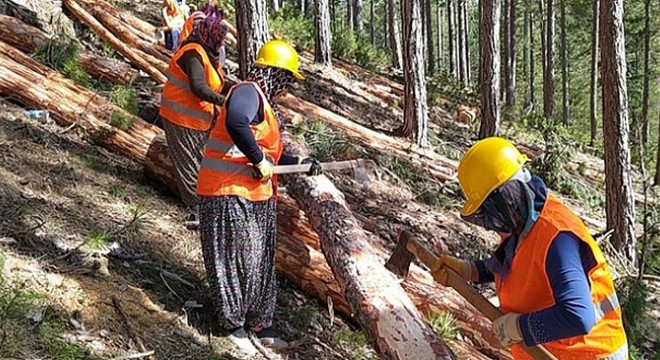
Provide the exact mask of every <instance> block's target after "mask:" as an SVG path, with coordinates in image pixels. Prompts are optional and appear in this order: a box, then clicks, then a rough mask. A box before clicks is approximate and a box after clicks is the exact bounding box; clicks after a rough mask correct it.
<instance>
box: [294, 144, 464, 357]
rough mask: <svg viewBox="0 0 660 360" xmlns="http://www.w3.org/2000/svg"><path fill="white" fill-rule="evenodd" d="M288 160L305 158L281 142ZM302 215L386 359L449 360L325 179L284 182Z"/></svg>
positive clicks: (299, 178) (297, 147) (298, 147)
mask: <svg viewBox="0 0 660 360" xmlns="http://www.w3.org/2000/svg"><path fill="white" fill-rule="evenodd" d="M284 141H285V148H286V149H287V152H290V153H292V154H304V153H307V152H308V151H307V149H305V148H304V147H302V146H301V145H300V144H298V143H297V142H296V141H295V140H294V139H293V137H291V136H285V138H284ZM282 179H283V182H284V183H285V184H286V186H287V190H288V192H289V194H290V195H291V196H292V197H293V198H294V199H295V200H296V201H297V202H298V203H299V204H300V205H301V207H302V208H303V209H305V213H306V214H307V216H308V218H309V220H310V222H311V224H312V226H313V228H314V229H315V230H316V232H317V233H318V234H319V238H320V241H321V249H322V250H323V253H324V254H325V256H326V260H327V261H328V264H329V265H330V267H331V268H332V271H333V274H334V275H335V278H336V279H337V280H338V281H339V283H340V285H341V287H342V290H343V292H344V297H345V298H346V300H347V301H348V303H349V304H350V305H351V309H352V310H353V313H354V316H355V318H356V320H357V321H358V323H360V325H361V327H362V329H363V330H364V331H365V333H366V334H367V336H368V337H369V338H370V340H371V343H372V344H374V345H375V346H376V348H377V349H378V350H379V353H380V354H381V355H382V356H383V357H384V358H386V359H420V358H422V359H450V358H452V355H451V351H449V349H448V348H447V346H446V345H445V344H444V342H443V341H442V340H441V339H439V338H438V337H437V335H436V334H435V333H434V332H433V331H432V330H431V329H430V328H429V326H428V325H427V324H426V323H425V321H424V319H423V318H422V317H421V315H420V314H419V312H418V311H417V309H416V308H415V306H414V304H413V302H412V301H411V300H410V298H409V297H408V295H407V294H406V293H405V291H404V290H403V288H402V287H401V285H400V284H399V281H397V279H396V277H395V276H394V275H393V274H392V273H390V272H389V271H388V270H386V269H385V267H384V266H383V261H382V259H381V258H380V257H378V256H376V255H375V254H373V253H372V252H371V250H370V246H369V244H370V243H372V242H373V241H372V240H370V239H369V235H368V234H367V233H366V232H365V231H364V230H363V229H362V228H361V227H360V226H359V224H358V221H357V219H356V218H355V217H354V216H353V214H352V213H351V211H350V210H349V208H348V205H347V204H346V201H345V200H344V196H343V194H341V192H339V190H337V188H336V187H335V186H334V185H333V184H332V182H330V180H328V178H327V177H325V176H319V177H307V176H301V175H297V176H288V177H282Z"/></svg>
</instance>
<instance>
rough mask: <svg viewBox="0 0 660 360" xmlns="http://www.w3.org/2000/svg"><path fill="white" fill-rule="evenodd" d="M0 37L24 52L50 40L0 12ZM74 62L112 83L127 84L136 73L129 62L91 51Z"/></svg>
mask: <svg viewBox="0 0 660 360" xmlns="http://www.w3.org/2000/svg"><path fill="white" fill-rule="evenodd" d="M0 38H1V39H3V40H4V41H5V42H7V43H8V44H9V45H11V46H14V47H16V48H18V49H19V50H21V51H23V52H26V53H33V52H34V51H35V50H36V49H37V48H39V47H44V46H48V45H49V44H51V42H52V39H51V38H50V36H48V34H46V33H45V32H43V31H41V30H39V29H37V28H36V27H32V26H30V25H27V24H25V23H24V22H22V21H19V20H18V19H16V18H13V17H10V16H6V15H1V14H0ZM76 62H77V63H78V65H80V66H81V67H82V68H83V69H84V70H85V71H86V72H87V73H88V74H90V75H91V76H92V77H93V78H95V79H100V80H106V81H109V82H111V83H113V84H118V85H129V84H131V83H132V82H133V81H134V80H135V79H136V78H137V75H138V74H137V71H135V70H134V69H133V68H131V66H130V65H129V64H127V63H125V62H123V61H119V60H116V59H109V58H105V57H102V56H99V55H96V54H94V53H93V52H91V51H82V52H81V53H80V55H79V57H78V59H77V61H76Z"/></svg>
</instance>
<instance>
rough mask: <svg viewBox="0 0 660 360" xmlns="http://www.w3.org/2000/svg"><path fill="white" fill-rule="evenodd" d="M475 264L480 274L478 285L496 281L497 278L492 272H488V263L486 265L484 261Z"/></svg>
mask: <svg viewBox="0 0 660 360" xmlns="http://www.w3.org/2000/svg"><path fill="white" fill-rule="evenodd" d="M474 264H475V266H476V267H477V271H478V272H479V280H477V283H478V284H483V283H489V282H493V281H495V276H494V275H493V273H492V272H490V270H488V268H487V267H486V263H484V261H483V260H477V261H475V262H474Z"/></svg>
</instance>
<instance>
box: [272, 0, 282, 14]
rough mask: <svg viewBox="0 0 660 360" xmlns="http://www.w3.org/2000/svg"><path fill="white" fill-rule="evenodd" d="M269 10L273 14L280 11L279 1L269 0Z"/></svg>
mask: <svg viewBox="0 0 660 360" xmlns="http://www.w3.org/2000/svg"><path fill="white" fill-rule="evenodd" d="M270 9H271V11H272V12H274V13H276V12H278V11H280V0H270Z"/></svg>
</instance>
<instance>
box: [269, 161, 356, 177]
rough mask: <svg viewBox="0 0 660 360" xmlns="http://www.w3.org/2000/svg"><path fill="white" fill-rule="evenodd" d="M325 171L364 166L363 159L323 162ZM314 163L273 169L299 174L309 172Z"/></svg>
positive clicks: (277, 171) (278, 172) (280, 172)
mask: <svg viewBox="0 0 660 360" xmlns="http://www.w3.org/2000/svg"><path fill="white" fill-rule="evenodd" d="M321 166H322V167H323V171H333V170H345V169H355V168H357V167H360V166H362V162H361V160H346V161H331V162H324V163H321ZM311 167H312V164H299V165H277V166H275V168H274V169H273V173H274V174H276V175H280V174H297V173H306V172H309V169H310V168H311Z"/></svg>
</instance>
